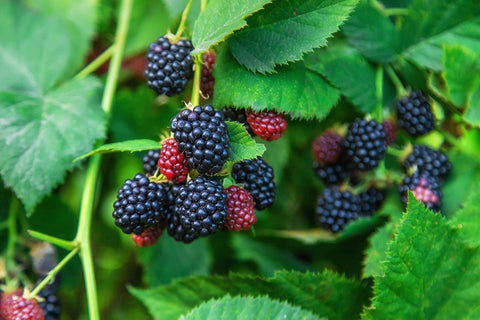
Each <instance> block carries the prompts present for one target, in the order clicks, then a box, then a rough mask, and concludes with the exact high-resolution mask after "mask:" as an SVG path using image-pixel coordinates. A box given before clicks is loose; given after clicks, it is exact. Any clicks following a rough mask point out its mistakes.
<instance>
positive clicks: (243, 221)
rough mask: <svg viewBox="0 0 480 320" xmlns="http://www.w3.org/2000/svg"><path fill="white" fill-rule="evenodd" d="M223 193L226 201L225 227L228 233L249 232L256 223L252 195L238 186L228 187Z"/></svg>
mask: <svg viewBox="0 0 480 320" xmlns="http://www.w3.org/2000/svg"><path fill="white" fill-rule="evenodd" d="M225 193H226V194H227V199H228V200H227V220H226V221H225V226H226V227H227V228H228V230H230V231H241V230H250V229H251V228H252V226H253V225H254V224H255V223H256V222H257V217H256V216H255V212H254V210H253V197H252V195H251V194H250V193H248V191H247V190H245V189H243V188H241V187H239V186H230V187H228V188H227V189H225Z"/></svg>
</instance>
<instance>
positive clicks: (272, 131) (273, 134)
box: [246, 111, 287, 141]
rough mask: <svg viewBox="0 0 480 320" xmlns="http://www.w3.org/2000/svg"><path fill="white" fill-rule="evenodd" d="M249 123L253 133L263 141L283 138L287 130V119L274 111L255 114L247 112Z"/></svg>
mask: <svg viewBox="0 0 480 320" xmlns="http://www.w3.org/2000/svg"><path fill="white" fill-rule="evenodd" d="M246 115H247V122H248V124H249V125H250V127H251V128H252V130H253V132H254V133H255V134H256V135H258V136H259V137H260V139H262V140H266V141H273V140H277V139H280V138H281V137H283V134H284V133H285V130H287V121H286V120H285V117H284V116H283V115H281V114H278V113H276V112H274V111H263V112H259V113H255V112H253V111H247V112H246Z"/></svg>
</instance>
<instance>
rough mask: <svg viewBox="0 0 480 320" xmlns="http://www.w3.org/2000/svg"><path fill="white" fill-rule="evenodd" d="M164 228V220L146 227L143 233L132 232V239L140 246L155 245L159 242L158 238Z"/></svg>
mask: <svg viewBox="0 0 480 320" xmlns="http://www.w3.org/2000/svg"><path fill="white" fill-rule="evenodd" d="M164 228H165V225H164V222H163V221H159V222H157V224H156V225H155V226H153V227H150V228H148V229H146V230H145V231H143V232H142V233H141V234H138V235H137V234H135V233H132V240H133V242H135V244H136V245H137V247H140V248H145V247H150V246H153V245H154V244H155V243H157V241H158V239H159V238H160V236H161V235H162V232H163V229H164Z"/></svg>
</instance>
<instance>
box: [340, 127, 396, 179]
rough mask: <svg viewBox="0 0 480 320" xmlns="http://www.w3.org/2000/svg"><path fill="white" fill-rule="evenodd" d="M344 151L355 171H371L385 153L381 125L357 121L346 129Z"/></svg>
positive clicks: (383, 132)
mask: <svg viewBox="0 0 480 320" xmlns="http://www.w3.org/2000/svg"><path fill="white" fill-rule="evenodd" d="M344 146H345V151H346V152H347V156H348V157H349V158H351V159H352V161H353V162H354V163H355V166H356V168H357V169H359V170H362V171H367V170H371V169H373V168H375V167H377V166H378V164H379V163H380V161H381V160H382V159H383V158H384V157H385V152H386V151H387V141H386V133H385V129H384V127H383V124H381V123H378V122H377V121H375V120H357V121H355V122H354V123H352V124H351V125H350V127H349V128H348V132H347V136H346V138H345V143H344Z"/></svg>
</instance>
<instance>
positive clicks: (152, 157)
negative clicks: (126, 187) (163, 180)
mask: <svg viewBox="0 0 480 320" xmlns="http://www.w3.org/2000/svg"><path fill="white" fill-rule="evenodd" d="M158 159H160V149H157V150H148V152H147V154H146V155H144V156H143V159H142V161H143V171H145V173H146V174H149V175H151V176H153V175H154V174H155V171H157V168H158Z"/></svg>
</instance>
